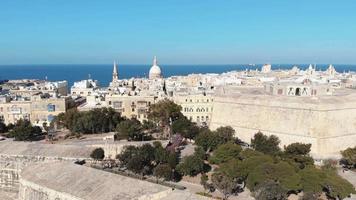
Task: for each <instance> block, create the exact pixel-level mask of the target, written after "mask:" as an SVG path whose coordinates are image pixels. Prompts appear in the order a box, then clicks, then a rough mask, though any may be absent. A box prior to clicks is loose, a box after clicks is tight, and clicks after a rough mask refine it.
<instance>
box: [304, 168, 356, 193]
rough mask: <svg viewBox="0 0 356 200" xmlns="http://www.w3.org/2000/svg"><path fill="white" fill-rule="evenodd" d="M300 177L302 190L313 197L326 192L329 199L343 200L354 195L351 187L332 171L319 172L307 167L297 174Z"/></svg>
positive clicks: (319, 170)
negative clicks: (337, 199)
mask: <svg viewBox="0 0 356 200" xmlns="http://www.w3.org/2000/svg"><path fill="white" fill-rule="evenodd" d="M299 174H300V176H301V185H302V190H303V191H304V192H305V193H311V194H313V195H314V196H318V195H320V194H321V193H322V192H326V195H327V196H329V197H330V198H333V199H336V198H339V199H343V198H345V197H347V196H349V195H350V194H351V193H355V189H354V188H353V185H352V184H351V183H349V182H348V181H346V180H345V179H343V178H341V177H340V176H338V175H337V174H336V172H335V171H334V170H321V169H317V168H315V167H313V166H308V167H306V168H304V169H303V170H300V172H299Z"/></svg>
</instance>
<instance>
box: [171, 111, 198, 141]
mask: <svg viewBox="0 0 356 200" xmlns="http://www.w3.org/2000/svg"><path fill="white" fill-rule="evenodd" d="M172 131H173V133H176V134H180V135H182V136H183V137H184V138H187V139H194V138H195V136H197V135H198V134H199V127H198V126H197V125H196V124H195V123H193V122H191V121H190V120H189V119H187V117H185V116H182V117H179V118H178V119H177V120H175V121H174V122H173V124H172Z"/></svg>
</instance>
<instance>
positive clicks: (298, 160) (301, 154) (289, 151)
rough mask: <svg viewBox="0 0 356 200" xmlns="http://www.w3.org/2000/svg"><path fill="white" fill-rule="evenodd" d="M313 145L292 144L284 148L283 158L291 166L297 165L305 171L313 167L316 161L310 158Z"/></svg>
mask: <svg viewBox="0 0 356 200" xmlns="http://www.w3.org/2000/svg"><path fill="white" fill-rule="evenodd" d="M310 148H311V144H303V143H292V144H290V145H288V146H284V153H283V155H282V156H283V157H284V159H285V160H286V161H288V162H289V163H290V164H293V165H296V166H297V167H299V168H300V169H303V168H304V167H306V166H307V165H313V164H314V160H313V158H312V157H310V156H309V152H310Z"/></svg>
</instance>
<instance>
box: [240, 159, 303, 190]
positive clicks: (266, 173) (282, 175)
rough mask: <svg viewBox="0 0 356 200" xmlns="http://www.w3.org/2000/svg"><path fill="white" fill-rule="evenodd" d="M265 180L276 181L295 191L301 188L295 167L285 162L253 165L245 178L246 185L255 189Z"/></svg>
mask: <svg viewBox="0 0 356 200" xmlns="http://www.w3.org/2000/svg"><path fill="white" fill-rule="evenodd" d="M267 181H276V182H278V183H279V184H280V185H281V187H283V188H285V189H286V190H288V191H297V190H299V189H300V188H301V186H300V181H301V177H300V175H299V174H297V172H296V171H295V168H294V167H293V166H292V165H290V164H289V163H287V162H283V161H280V162H278V163H263V164H261V165H259V166H257V167H255V168H254V169H253V170H252V171H251V172H250V173H249V174H248V177H247V180H246V184H247V187H248V188H249V189H250V190H251V191H255V190H256V189H257V188H258V186H259V185H260V184H263V183H265V182H267Z"/></svg>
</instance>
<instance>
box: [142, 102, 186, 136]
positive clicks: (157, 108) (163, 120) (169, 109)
mask: <svg viewBox="0 0 356 200" xmlns="http://www.w3.org/2000/svg"><path fill="white" fill-rule="evenodd" d="M181 110H182V107H181V106H179V105H177V104H175V103H174V102H173V101H171V100H168V99H164V100H160V101H159V102H157V103H155V104H152V105H151V106H150V111H149V113H148V119H149V120H151V121H153V122H155V123H157V124H159V125H160V126H161V127H162V128H163V132H164V134H165V135H170V132H171V122H174V121H175V120H176V119H178V118H179V117H181V116H182V113H181V112H180V111H181Z"/></svg>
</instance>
